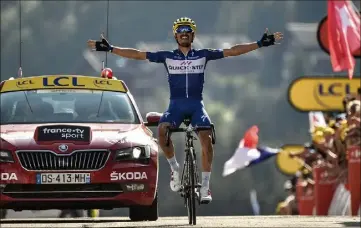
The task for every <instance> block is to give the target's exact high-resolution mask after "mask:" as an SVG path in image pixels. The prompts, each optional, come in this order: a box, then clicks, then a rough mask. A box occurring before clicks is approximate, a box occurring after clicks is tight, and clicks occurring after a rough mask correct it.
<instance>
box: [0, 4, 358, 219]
mask: <svg viewBox="0 0 361 228" xmlns="http://www.w3.org/2000/svg"><path fill="white" fill-rule="evenodd" d="M353 2H354V3H355V5H356V7H358V8H359V9H360V1H356V0H355V1H353ZM18 4H19V1H11V0H9V1H1V68H0V70H1V80H5V79H8V78H10V77H16V74H17V71H18V68H19V64H20V60H21V64H22V68H23V75H24V77H26V76H30V75H32V76H36V75H50V74H54V75H55V74H70V75H74V74H79V75H100V71H101V62H102V61H103V60H105V54H104V53H95V52H90V51H89V50H88V49H87V47H86V41H87V40H88V39H98V38H99V35H100V33H101V32H105V33H106V31H108V33H107V34H106V36H107V38H108V39H109V41H110V42H111V43H113V44H114V45H117V46H123V47H134V48H138V49H141V50H149V51H155V50H161V49H163V50H168V49H174V48H176V43H175V41H174V38H173V35H172V31H171V28H172V24H173V21H174V20H175V19H176V18H179V17H182V16H188V17H191V18H192V19H193V20H194V21H195V22H196V23H197V34H196V38H195V42H194V46H195V47H196V48H227V47H230V46H231V45H233V44H237V43H243V42H251V41H256V40H258V39H260V38H261V36H262V34H263V32H264V30H265V28H269V30H270V32H276V31H280V32H282V33H283V34H284V41H283V42H282V44H281V45H276V46H274V47H270V48H262V49H260V50H256V51H254V52H251V53H249V54H246V55H243V56H240V57H235V58H228V59H223V60H219V61H214V62H212V63H210V64H208V65H207V71H206V77H205V78H206V79H205V89H204V102H205V106H206V109H207V112H208V114H209V115H210V117H211V119H212V122H213V123H214V124H215V126H216V129H217V144H216V145H215V155H214V163H213V171H212V178H211V189H212V195H213V202H212V204H211V205H209V206H205V207H200V208H199V211H198V214H199V215H218V216H222V215H253V214H255V212H254V210H253V209H252V205H251V203H250V193H251V192H253V193H257V201H258V204H259V205H260V214H274V211H275V207H276V205H277V203H278V202H279V201H280V200H283V199H284V197H285V194H286V193H285V192H284V189H286V190H287V194H289V195H291V197H288V198H287V200H286V203H285V206H283V207H282V209H280V210H279V211H280V212H279V213H287V214H290V213H292V214H293V212H294V213H297V209H296V208H297V207H296V206H293V205H296V204H297V203H294V202H297V199H293V201H292V195H294V189H295V187H294V186H295V183H296V179H298V178H303V179H304V180H305V181H307V183H309V184H310V185H311V186H312V175H311V173H312V166H313V164H315V163H320V162H321V163H327V164H328V166H329V167H330V169H331V170H333V171H334V173H335V175H343V173H344V171H345V166H346V163H345V159H347V156H346V150H345V147H346V146H348V145H349V144H350V143H360V142H359V141H357V140H355V139H356V135H357V134H359V131H360V128H359V127H358V128H353V127H352V126H353V124H356V122H357V121H359V118H360V111H359V103H358V105H357V104H356V103H357V101H351V100H352V99H353V98H352V99H351V98H345V102H346V103H345V113H343V115H342V114H340V115H331V114H327V113H325V118H326V119H327V123H328V127H324V128H322V129H318V128H317V129H314V130H313V132H312V136H313V137H312V138H313V141H312V142H311V143H309V144H308V145H307V146H305V150H304V153H302V155H298V156H299V157H300V158H301V159H304V160H305V163H306V164H307V166H306V165H305V167H307V168H305V169H303V171H302V172H301V174H300V175H299V176H298V177H297V178H293V179H292V180H291V181H287V183H286V184H285V188H284V186H283V183H284V182H285V181H286V180H288V179H289V176H286V175H283V174H282V173H280V172H279V170H278V169H277V167H276V165H275V160H274V159H269V160H267V161H265V162H263V163H262V164H259V165H257V166H255V167H250V168H247V169H244V170H242V171H239V172H237V173H235V174H232V175H230V176H227V177H222V175H221V173H222V169H223V165H224V163H225V162H226V161H227V160H228V159H229V157H231V156H232V154H233V153H234V150H235V148H236V147H237V146H238V144H239V141H240V138H241V137H242V132H244V131H245V129H247V128H249V127H250V126H251V125H254V124H256V125H258V126H259V128H260V129H261V130H260V133H259V136H260V141H261V142H262V144H264V145H268V146H270V147H274V148H277V147H280V146H281V145H283V144H285V143H303V142H306V141H308V139H309V132H308V116H307V114H305V113H300V112H298V111H296V110H294V109H293V107H292V106H291V105H290V104H289V103H288V100H287V92H288V91H287V90H288V87H289V84H290V83H291V82H292V81H293V80H295V79H296V78H298V77H300V76H313V75H317V76H322V75H334V72H333V71H332V67H331V63H330V57H329V55H328V54H327V53H325V52H324V51H323V50H321V49H320V47H319V44H318V42H317V38H316V31H317V26H318V23H319V21H320V20H321V19H322V18H323V17H324V16H325V15H326V14H327V4H326V1H312V0H310V1H307V0H306V1H297V0H288V1H274V0H268V1H191V2H189V1H187V2H184V1H110V9H109V15H107V14H106V12H107V10H106V7H107V4H106V1H22V10H21V15H22V22H21V23H20V20H19V7H18ZM107 16H109V18H108V19H109V22H108V24H107ZM20 24H21V27H20ZM20 28H21V31H22V32H21V33H20V31H19V29H20ZM107 28H108V29H107ZM20 34H21V40H20V39H19V37H20ZM20 41H21V42H22V46H21V48H20V45H19V44H20ZM20 53H21V55H20ZM107 67H110V68H112V70H113V72H114V75H115V76H116V77H117V78H118V79H122V80H124V81H125V82H126V84H127V85H128V87H129V88H130V91H131V92H132V94H133V96H134V98H135V100H136V102H137V104H138V106H139V108H140V110H141V113H142V115H143V116H144V117H145V114H146V113H147V112H151V111H159V112H163V111H164V110H165V109H166V108H167V105H168V101H169V90H168V85H167V79H166V70H165V69H164V66H163V65H159V64H152V63H148V62H146V61H135V60H127V59H124V58H120V57H117V56H114V55H108V58H107ZM339 75H343V76H345V77H347V76H346V73H344V72H343V73H340V74H339ZM354 75H355V77H356V76H357V75H358V77H359V75H360V60H359V59H358V60H357V62H356V67H355V73H354ZM356 99H358V102H360V101H359V99H360V98H359V96H358V98H356ZM357 107H358V108H357ZM357 118H358V119H357ZM346 122H347V124H346ZM345 126H347V129H348V130H347V131H346V130H345V129H346V127H345ZM152 130H154V129H152ZM154 132H155V131H154ZM155 136H157V135H155ZM174 141H175V148H176V152H177V156H179V157H177V159H178V160H180V161H181V160H182V159H183V157H182V156H183V153H182V150H183V146H184V145H183V137H182V135H179V136H175V137H174ZM159 162H160V170H161V171H160V172H159V184H158V186H159V201H160V204H159V210H160V211H159V213H160V215H161V216H180V215H182V216H183V215H184V213H185V209H184V206H183V204H182V202H181V199H180V198H179V196H178V195H177V194H174V193H172V192H171V191H170V189H169V167H168V163H167V161H166V159H163V157H161V158H160V159H159ZM127 213H128V212H127V210H122V209H117V210H112V211H101V212H100V215H101V216H122V215H125V216H127ZM57 215H58V212H57V213H54V214H53V216H57ZM11 216H15V217H16V216H27V217H30V216H31V215H29V214H27V215H24V214H21V213H18V214H16V215H15V214H13V215H11Z"/></svg>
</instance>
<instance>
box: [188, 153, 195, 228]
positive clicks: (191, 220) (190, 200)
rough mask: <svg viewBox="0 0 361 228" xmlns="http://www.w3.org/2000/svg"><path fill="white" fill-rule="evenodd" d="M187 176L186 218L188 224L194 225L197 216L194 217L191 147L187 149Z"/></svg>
mask: <svg viewBox="0 0 361 228" xmlns="http://www.w3.org/2000/svg"><path fill="white" fill-rule="evenodd" d="M187 156H188V178H189V186H188V187H189V189H188V200H187V207H188V219H189V224H190V225H192V224H193V225H196V223H197V218H196V192H195V189H196V183H195V182H196V181H195V179H196V178H195V175H196V174H195V173H194V170H195V168H194V167H195V160H194V156H193V149H192V148H190V149H189V153H188V155H187Z"/></svg>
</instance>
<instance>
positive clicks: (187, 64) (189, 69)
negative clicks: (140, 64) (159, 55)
mask: <svg viewBox="0 0 361 228" xmlns="http://www.w3.org/2000/svg"><path fill="white" fill-rule="evenodd" d="M205 64H206V58H205V57H203V58H200V59H195V60H174V59H166V65H167V67H168V72H169V74H202V73H204V70H205V67H204V66H205Z"/></svg>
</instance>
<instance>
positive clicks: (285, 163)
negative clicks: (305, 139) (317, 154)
mask: <svg viewBox="0 0 361 228" xmlns="http://www.w3.org/2000/svg"><path fill="white" fill-rule="evenodd" d="M303 151H304V146H303V145H297V144H295V145H292V144H289V145H284V146H282V147H281V150H280V151H279V152H278V154H277V156H276V165H277V168H278V170H279V171H280V172H282V173H283V174H286V175H294V174H296V172H297V171H299V170H301V168H302V167H303V163H304V162H303V161H302V160H300V159H299V158H297V156H295V155H300V154H302V153H303Z"/></svg>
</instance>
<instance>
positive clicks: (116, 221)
mask: <svg viewBox="0 0 361 228" xmlns="http://www.w3.org/2000/svg"><path fill="white" fill-rule="evenodd" d="M0 227H1V228H8V227H17V228H19V227H27V228H31V227H34V228H35V227H36V228H40V227H47V228H51V227H84V228H86V227H87V228H93V227H94V228H95V227H107V228H112V227H191V226H190V225H188V219H187V217H162V218H159V220H158V221H155V222H130V221H129V220H128V218H125V217H119V218H116V217H112V218H106V217H100V218H96V219H70V218H69V219H62V220H58V219H51V218H43V219H41V218H40V219H35V218H29V219H4V220H1V222H0ZM196 227H310V228H311V227H360V217H312V216H309V217H298V216H289V217H285V216H222V217H211V216H210V217H198V220H197V225H196Z"/></svg>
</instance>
